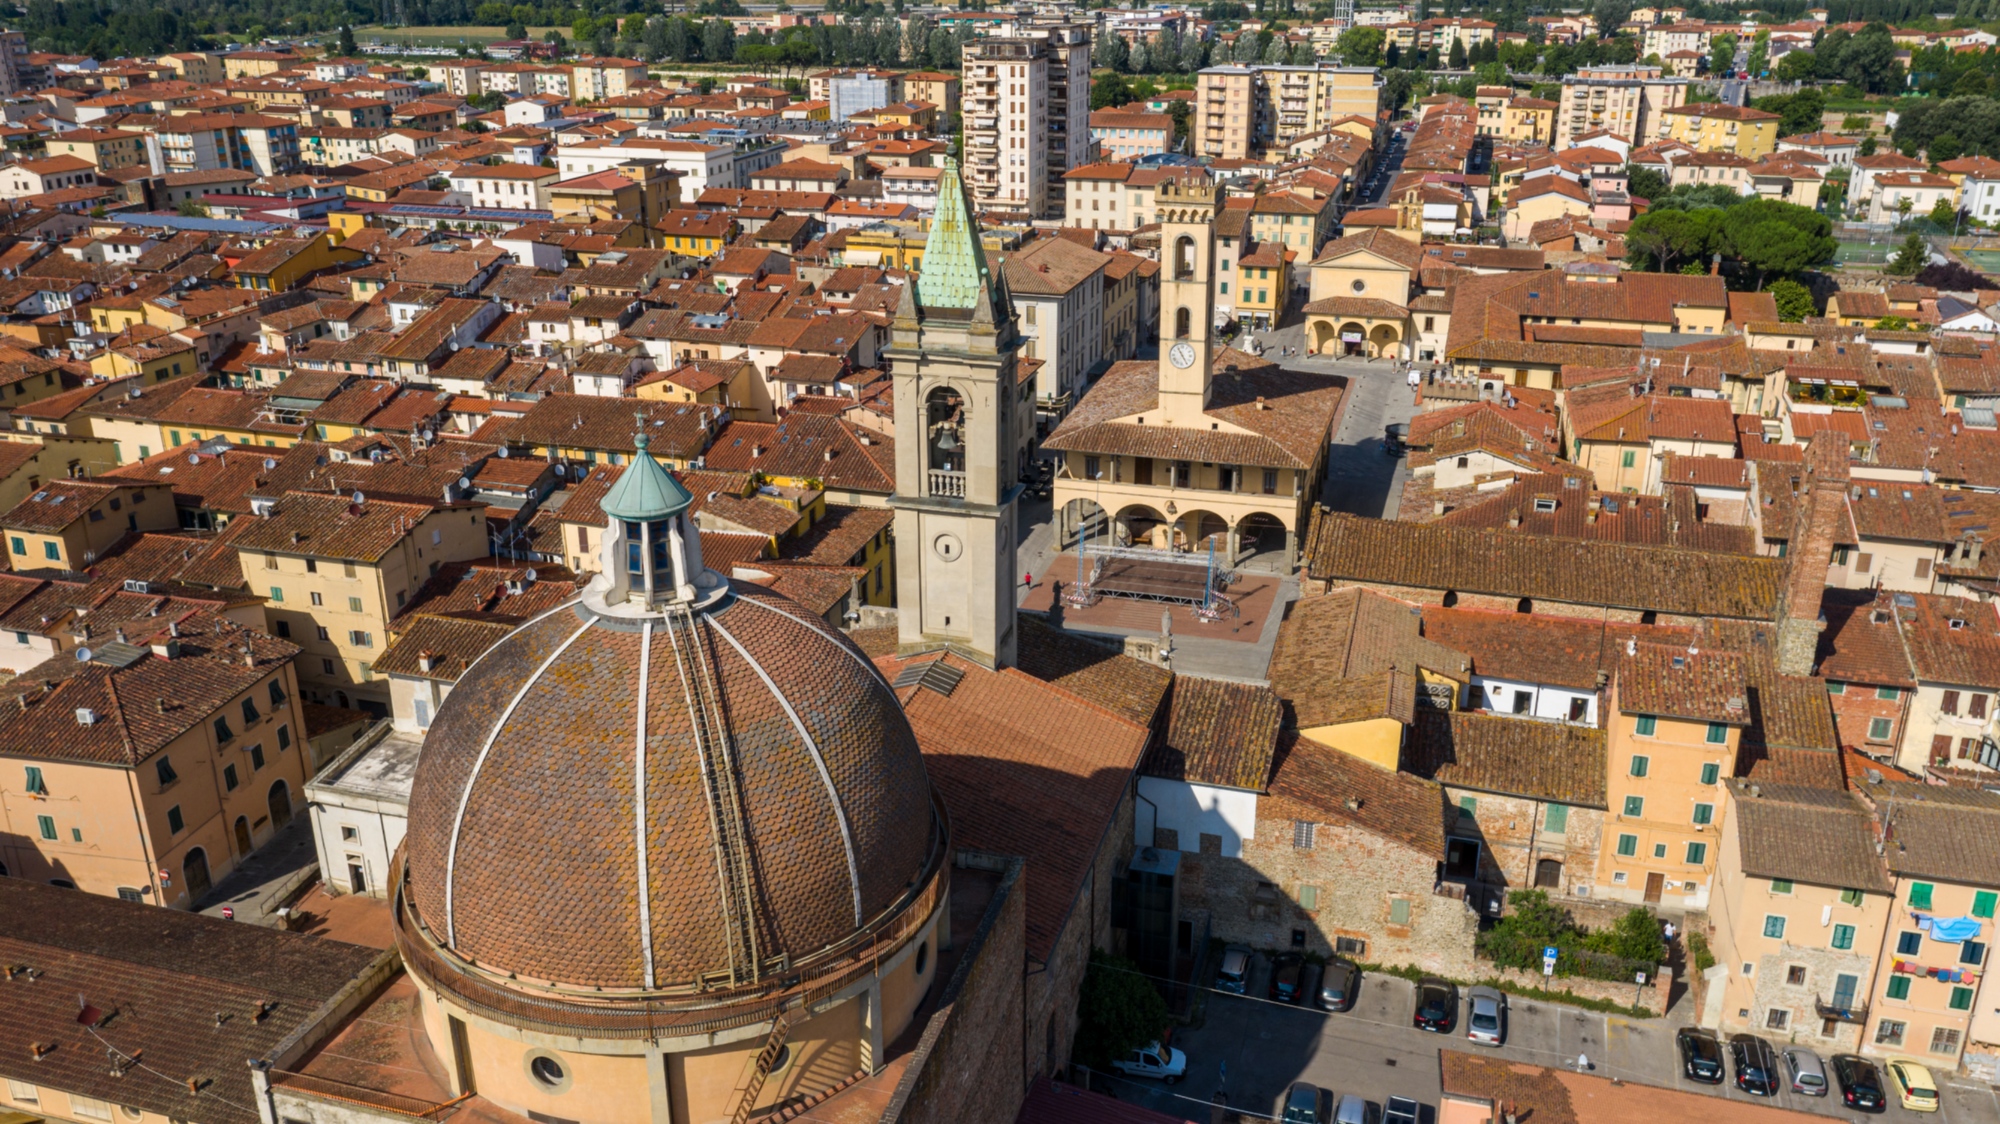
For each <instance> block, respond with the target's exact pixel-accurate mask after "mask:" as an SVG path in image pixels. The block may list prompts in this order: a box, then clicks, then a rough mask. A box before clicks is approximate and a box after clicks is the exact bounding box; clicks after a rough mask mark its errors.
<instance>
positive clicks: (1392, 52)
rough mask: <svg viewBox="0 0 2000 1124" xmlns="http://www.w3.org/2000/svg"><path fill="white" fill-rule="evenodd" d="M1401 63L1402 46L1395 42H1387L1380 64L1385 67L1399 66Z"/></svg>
mask: <svg viewBox="0 0 2000 1124" xmlns="http://www.w3.org/2000/svg"><path fill="white" fill-rule="evenodd" d="M1402 64H1403V48H1402V47H1401V46H1399V45H1398V44H1395V43H1391V44H1389V49H1388V50H1387V51H1385V52H1383V54H1382V65H1383V66H1387V67H1397V66H1401V65H1402Z"/></svg>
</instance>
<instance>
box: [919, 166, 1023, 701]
mask: <svg viewBox="0 0 2000 1124" xmlns="http://www.w3.org/2000/svg"><path fill="white" fill-rule="evenodd" d="M1020 345H1021V341H1020V335H1019V333H1018V332H1017V331H1016V330H1015V324H1014V310H1013V304H1012V302H1011V301H1010V300H1009V299H1008V296H1007V286H1006V283H1005V282H1004V281H1003V280H1002V279H1001V277H1000V276H999V274H998V273H996V272H995V271H994V270H993V269H992V268H990V267H989V266H988V264H987V261H986V254H985V251H984V249H983V248H982V247H981V246H980V242H979V227H978V225H977V223H976V222H974V220H973V217H972V207H971V204H970V200H968V199H967V197H966V190H965V183H964V181H963V180H962V179H961V178H960V176H959V170H958V162H957V161H956V160H954V159H951V158H949V157H947V158H946V159H945V162H944V169H943V174H942V175H940V176H939V177H938V205H937V213H936V215H935V217H933V219H932V220H931V229H930V234H929V236H928V238H927V239H926V240H925V242H924V258H923V265H922V267H921V268H920V269H919V271H918V275H917V276H916V277H915V278H914V279H912V280H911V281H910V282H908V283H906V284H905V285H904V286H903V295H902V299H901V300H900V301H899V302H898V303H897V306H896V319H895V323H894V326H893V327H892V328H891V342H890V346H889V348H888V349H887V350H886V351H885V352H884V353H883V354H884V357H885V358H886V359H887V361H888V366H889V372H890V377H891V378H893V379H894V380H895V406H896V494H895V496H893V497H892V498H891V499H890V501H889V506H890V507H891V508H893V509H894V510H895V513H896V521H895V535H896V604H897V607H898V608H897V622H898V623H897V628H898V633H899V635H898V636H897V648H898V650H899V651H902V652H919V651H925V650H928V649H935V648H941V647H949V648H951V649H953V650H954V651H957V652H958V653H959V654H961V655H963V656H965V657H966V658H968V659H971V660H975V661H977V662H979V663H981V664H984V665H985V666H987V667H1003V666H1007V665H1010V664H1012V663H1013V662H1014V650H1015V636H1014V590H1015V583H1016V582H1017V581H1018V580H1019V578H1020V573H1019V571H1018V570H1016V569H1015V564H1014V535H1015V527H1014V500H1015V498H1016V496H1018V495H1019V493H1020V491H1021V484H1020V475H1021V470H1020V463H1019V459H1020V453H1021V440H1022V436H1023V427H1025V426H1026V425H1028V424H1029V422H1030V417H1031V414H1030V412H1029V411H1030V410H1031V407H1030V406H1029V405H1028V404H1027V403H1025V402H1024V401H1023V399H1022V397H1021V394H1022V390H1023V388H1022V387H1021V386H1020V384H1019V373H1018V370H1017V367H1016V363H1015V357H1016V353H1017V352H1018V351H1019V349H1020Z"/></svg>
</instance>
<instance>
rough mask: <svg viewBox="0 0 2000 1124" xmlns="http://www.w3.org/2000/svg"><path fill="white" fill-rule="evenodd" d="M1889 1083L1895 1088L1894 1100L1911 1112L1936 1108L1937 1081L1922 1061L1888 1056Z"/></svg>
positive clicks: (1930, 1110) (1935, 1109)
mask: <svg viewBox="0 0 2000 1124" xmlns="http://www.w3.org/2000/svg"><path fill="white" fill-rule="evenodd" d="M1889 1084H1890V1086H1891V1087H1893V1088H1894V1089H1895V1090H1896V1100H1897V1101H1898V1102H1900V1103H1901V1104H1902V1106H1903V1107H1904V1108H1906V1109H1909V1110H1910V1111H1911V1112H1936V1111H1937V1110H1938V1090H1937V1081H1936V1080H1935V1079H1933V1078H1932V1077H1931V1071H1930V1070H1928V1069H1925V1068H1924V1065H1923V1063H1922V1062H1919V1061H1914V1060H1912V1059H1910V1058H1890V1059H1889Z"/></svg>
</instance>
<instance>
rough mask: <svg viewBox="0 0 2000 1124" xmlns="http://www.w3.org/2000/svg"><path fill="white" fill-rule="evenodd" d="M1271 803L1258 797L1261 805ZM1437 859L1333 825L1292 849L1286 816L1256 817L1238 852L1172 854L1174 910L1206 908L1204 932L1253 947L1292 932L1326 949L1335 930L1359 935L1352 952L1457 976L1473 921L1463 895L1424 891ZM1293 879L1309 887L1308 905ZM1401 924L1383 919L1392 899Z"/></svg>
mask: <svg viewBox="0 0 2000 1124" xmlns="http://www.w3.org/2000/svg"><path fill="white" fill-rule="evenodd" d="M1275 803H1278V802H1277V801H1273V800H1268V799H1267V800H1263V801H1260V802H1259V804H1260V807H1267V806H1270V805H1272V804H1275ZM1437 863H1438V856H1436V855H1428V854H1423V853H1421V852H1419V851H1416V850H1414V849H1412V848H1410V847H1407V846H1405V845H1403V844H1401V843H1398V842H1396V841H1394V840H1391V839H1387V838H1385V837H1383V836H1380V835H1376V834H1373V833H1371V832H1367V831H1363V830H1361V829H1358V828H1352V827H1347V826H1343V825H1341V824H1331V823H1322V824H1320V825H1319V827H1318V830H1317V832H1316V835H1315V838H1314V840H1313V846H1312V847H1311V848H1309V849H1300V848H1295V847H1293V846H1292V823H1291V820H1289V819H1282V820H1280V819H1276V818H1267V817H1265V816H1262V815H1260V816H1259V817H1258V823H1257V837H1256V838H1255V839H1253V840H1246V841H1245V842H1244V844H1243V856H1242V857H1241V858H1237V859H1231V858H1224V857H1222V856H1221V855H1219V854H1201V855H1193V854H1187V853H1185V852H1183V853H1182V855H1181V911H1182V915H1183V916H1186V915H1187V914H1188V913H1189V911H1191V910H1207V911H1209V913H1210V915H1211V918H1212V925H1213V927H1212V929H1211V935H1212V936H1215V937H1218V938H1220V939H1222V940H1224V941H1228V942H1232V943H1241V944H1246V945H1249V946H1251V947H1253V948H1260V949H1280V950H1282V949H1289V948H1293V947H1297V946H1294V945H1293V943H1292V934H1293V932H1294V930H1302V931H1303V932H1304V933H1305V944H1304V946H1303V948H1304V950H1305V951H1309V952H1319V953H1322V954H1326V953H1332V952H1334V951H1335V947H1334V940H1335V939H1336V938H1338V937H1349V938H1358V939H1360V940H1363V941H1366V942H1367V947H1366V948H1365V950H1363V951H1361V952H1359V953H1358V954H1355V956H1356V959H1360V960H1366V961H1369V962H1372V963H1377V964H1404V965H1412V966H1416V967H1419V968H1423V969H1427V970H1430V971H1437V972H1452V973H1454V974H1459V973H1463V971H1464V970H1465V967H1466V966H1467V965H1468V964H1470V963H1471V962H1472V935H1473V933H1474V932H1475V931H1476V930H1477V929H1478V918H1477V917H1476V916H1474V915H1473V914H1472V913H1471V912H1470V911H1469V910H1467V909H1466V907H1465V904H1464V903H1463V902H1460V901H1457V900H1455V899H1452V898H1446V897H1440V896H1437V895H1435V894H1433V893H1432V892H1431V886H1432V885H1433V883H1434V882H1435V881H1436V878H1437ZM1301 886H1311V887H1314V888H1315V890H1316V899H1317V900H1316V902H1315V906H1314V908H1313V909H1311V910H1307V909H1304V908H1302V907H1301V906H1300V904H1299V898H1300V888H1301ZM1398 900H1400V901H1404V902H1407V903H1408V910H1409V915H1408V923H1407V924H1401V925H1398V924H1392V923H1391V921H1392V916H1393V915H1394V911H1395V908H1396V907H1395V906H1394V905H1393V904H1392V903H1393V902H1395V901H1398Z"/></svg>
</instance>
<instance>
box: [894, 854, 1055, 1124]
mask: <svg viewBox="0 0 2000 1124" xmlns="http://www.w3.org/2000/svg"><path fill="white" fill-rule="evenodd" d="M958 861H959V864H960V865H966V864H967V863H968V862H970V863H976V864H979V865H982V866H986V867H988V868H989V869H993V868H997V869H999V870H1000V872H1001V873H1000V884H999V885H998V886H997V887H996V888H995V889H994V891H993V901H992V903H991V904H990V905H988V906H987V909H986V915H985V916H984V917H983V918H981V919H980V922H979V927H978V929H977V930H976V931H975V932H974V934H973V936H972V938H971V939H970V940H968V941H966V942H965V947H964V948H963V949H962V950H961V951H960V958H959V962H958V967H957V968H956V969H954V970H953V971H952V974H951V978H950V979H949V980H947V981H945V984H944V992H943V994H942V996H941V997H940V998H939V1001H938V1008H937V1010H936V1012H934V1013H933V1014H932V1015H931V1017H930V1022H929V1023H928V1025H926V1026H925V1027H924V1032H923V1037H922V1039H920V1040H919V1042H918V1043H917V1048H916V1053H915V1056H914V1057H912V1058H911V1059H910V1067H909V1069H908V1071H906V1072H905V1073H904V1074H903V1079H902V1080H901V1081H900V1082H898V1083H897V1085H896V1091H895V1093H894V1094H893V1095H892V1096H891V1097H890V1100H889V1107H888V1108H887V1109H886V1110H884V1111H883V1113H882V1121H883V1124H896V1122H900V1121H909V1122H910V1124H922V1122H927V1121H932V1120H951V1121H963V1122H965V1124H1013V1120H1014V1117H1015V1115H1016V1114H1018V1113H1019V1111H1020V1108H1021V1101H1022V1098H1023V1097H1024V1096H1025V1086H1024V1085H1023V1081H1022V1076H1021V1075H1022V1073H1023V1072H1024V1068H1025V1067H1024V1059H1023V1058H1022V1056H1021V1049H1020V1043H1021V1040H1022V1039H1021V1035H1020V1034H1019V1033H1018V1028H1019V1027H1020V1025H1021V1022H1022V988H1021V972H1022V968H1023V965H1024V963H1025V961H1026V956H1027V917H1028V884H1027V873H1026V870H1025V867H1026V864H1025V863H1024V862H1023V861H1022V860H1020V859H1018V858H1003V857H999V856H988V855H973V854H970V853H966V852H961V853H960V855H959V859H958Z"/></svg>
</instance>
